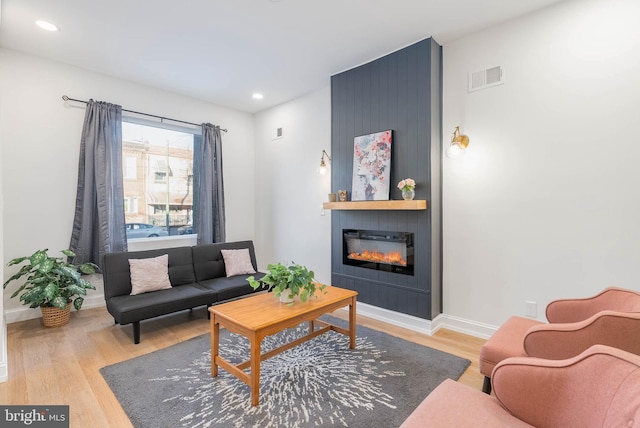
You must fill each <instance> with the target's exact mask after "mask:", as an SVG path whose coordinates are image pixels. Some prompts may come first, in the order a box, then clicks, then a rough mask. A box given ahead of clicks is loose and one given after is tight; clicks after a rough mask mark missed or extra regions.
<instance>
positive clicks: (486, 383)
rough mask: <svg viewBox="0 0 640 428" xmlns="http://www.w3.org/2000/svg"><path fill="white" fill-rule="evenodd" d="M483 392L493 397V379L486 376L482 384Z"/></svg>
mask: <svg viewBox="0 0 640 428" xmlns="http://www.w3.org/2000/svg"><path fill="white" fill-rule="evenodd" d="M482 392H484V393H485V394H489V395H491V378H489V377H487V376H485V377H484V383H483V384H482Z"/></svg>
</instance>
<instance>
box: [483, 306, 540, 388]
mask: <svg viewBox="0 0 640 428" xmlns="http://www.w3.org/2000/svg"><path fill="white" fill-rule="evenodd" d="M542 324H544V323H542V322H540V321H536V320H533V319H529V318H523V317H518V316H512V317H511V318H509V319H508V320H507V321H506V322H505V323H504V324H503V325H502V326H501V327H500V328H499V329H498V331H496V332H495V333H494V334H493V336H491V337H490V338H489V340H487V341H486V342H485V344H484V345H482V348H480V373H482V374H483V375H485V376H486V377H491V372H492V371H493V369H494V368H495V366H496V364H498V363H499V362H500V361H502V360H504V359H505V358H509V357H524V356H526V355H527V354H526V352H525V351H524V345H523V342H524V338H525V336H526V335H527V330H529V329H530V328H531V327H533V326H536V325H542Z"/></svg>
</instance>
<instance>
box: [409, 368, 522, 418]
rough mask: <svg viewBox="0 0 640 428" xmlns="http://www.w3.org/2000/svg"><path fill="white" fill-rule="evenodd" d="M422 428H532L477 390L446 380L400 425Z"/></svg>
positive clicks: (490, 397)
mask: <svg viewBox="0 0 640 428" xmlns="http://www.w3.org/2000/svg"><path fill="white" fill-rule="evenodd" d="M423 427H486V428H489V427H490V428H499V427H508V428H516V427H517V428H519V427H523V428H525V427H531V425H529V424H527V423H526V422H522V421H520V420H518V419H516V418H514V417H513V415H511V414H510V413H509V412H508V411H506V410H505V409H504V408H503V407H502V406H500V404H499V403H498V400H495V399H494V397H492V396H490V395H487V394H485V393H484V392H481V391H479V390H475V389H473V388H470V387H468V386H467V385H463V384H461V383H458V382H456V381H454V380H451V379H447V380H445V381H444V382H442V383H441V384H440V385H439V386H438V387H437V388H436V389H434V390H433V391H432V392H431V393H430V394H429V395H428V396H427V398H425V399H424V401H422V403H420V405H419V406H418V407H417V408H416V409H415V410H414V411H413V413H411V415H409V417H408V418H407V419H406V420H405V421H404V422H403V423H402V425H400V428H423Z"/></svg>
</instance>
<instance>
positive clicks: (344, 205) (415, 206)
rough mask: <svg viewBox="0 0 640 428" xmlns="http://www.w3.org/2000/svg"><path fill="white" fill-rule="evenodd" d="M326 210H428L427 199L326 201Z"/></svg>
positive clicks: (324, 205)
mask: <svg viewBox="0 0 640 428" xmlns="http://www.w3.org/2000/svg"><path fill="white" fill-rule="evenodd" d="M322 208H324V209H325V210H426V209H427V201H426V200H424V199H419V200H413V201H405V200H402V201H350V202H324V203H323V204H322Z"/></svg>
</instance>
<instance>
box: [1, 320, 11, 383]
mask: <svg viewBox="0 0 640 428" xmlns="http://www.w3.org/2000/svg"><path fill="white" fill-rule="evenodd" d="M0 315H2V314H0ZM0 328H2V332H0V336H1V337H0V344H1V345H0V348H2V349H0V352H2V355H1V356H0V383H2V382H6V381H8V380H9V366H8V365H7V364H8V363H7V324H6V321H5V320H4V317H2V318H1V319H0Z"/></svg>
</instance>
